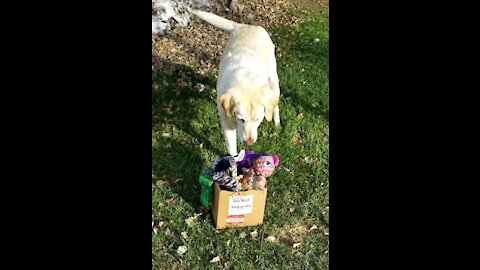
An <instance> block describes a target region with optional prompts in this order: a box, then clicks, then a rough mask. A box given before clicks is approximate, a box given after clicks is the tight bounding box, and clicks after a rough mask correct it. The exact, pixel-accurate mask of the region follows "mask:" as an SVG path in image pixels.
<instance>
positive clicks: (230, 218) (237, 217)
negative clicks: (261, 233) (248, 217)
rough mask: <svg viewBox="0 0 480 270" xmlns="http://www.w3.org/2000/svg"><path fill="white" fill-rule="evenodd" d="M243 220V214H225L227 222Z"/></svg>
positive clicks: (241, 221)
mask: <svg viewBox="0 0 480 270" xmlns="http://www.w3.org/2000/svg"><path fill="white" fill-rule="evenodd" d="M244 221H245V217H244V215H230V216H227V224H232V223H243V222H244Z"/></svg>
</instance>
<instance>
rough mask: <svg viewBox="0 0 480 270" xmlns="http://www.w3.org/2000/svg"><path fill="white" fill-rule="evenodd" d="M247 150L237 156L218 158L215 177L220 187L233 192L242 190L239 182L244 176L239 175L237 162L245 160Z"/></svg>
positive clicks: (214, 164)
mask: <svg viewBox="0 0 480 270" xmlns="http://www.w3.org/2000/svg"><path fill="white" fill-rule="evenodd" d="M244 155H245V150H242V151H240V153H239V154H238V155H236V156H229V155H228V156H224V157H223V158H220V157H217V158H215V160H214V162H213V172H214V173H213V177H212V179H213V180H214V181H217V182H218V185H219V186H220V187H224V188H226V189H228V190H231V191H239V190H241V185H240V182H239V180H240V179H242V178H243V176H242V175H238V174H237V162H238V161H240V160H242V159H244Z"/></svg>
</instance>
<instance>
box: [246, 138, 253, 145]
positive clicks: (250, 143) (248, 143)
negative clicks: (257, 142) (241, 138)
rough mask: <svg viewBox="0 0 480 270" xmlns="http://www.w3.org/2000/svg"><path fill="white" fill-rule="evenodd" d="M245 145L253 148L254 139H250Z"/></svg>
mask: <svg viewBox="0 0 480 270" xmlns="http://www.w3.org/2000/svg"><path fill="white" fill-rule="evenodd" d="M245 144H246V145H247V146H252V145H253V139H252V138H248V139H247V140H246V141H245Z"/></svg>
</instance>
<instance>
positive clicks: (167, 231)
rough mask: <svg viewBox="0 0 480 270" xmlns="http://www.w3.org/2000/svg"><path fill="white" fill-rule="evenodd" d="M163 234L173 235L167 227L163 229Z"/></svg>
mask: <svg viewBox="0 0 480 270" xmlns="http://www.w3.org/2000/svg"><path fill="white" fill-rule="evenodd" d="M165 235H166V236H169V235H173V233H172V232H171V231H170V229H169V228H167V229H166V230H165Z"/></svg>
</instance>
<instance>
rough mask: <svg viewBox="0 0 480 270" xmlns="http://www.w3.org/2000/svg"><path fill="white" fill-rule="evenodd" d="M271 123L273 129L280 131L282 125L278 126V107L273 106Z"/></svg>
mask: <svg viewBox="0 0 480 270" xmlns="http://www.w3.org/2000/svg"><path fill="white" fill-rule="evenodd" d="M273 123H275V127H276V128H277V129H278V130H281V129H282V125H281V124H280V109H279V108H278V105H277V106H275V109H274V110H273Z"/></svg>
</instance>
